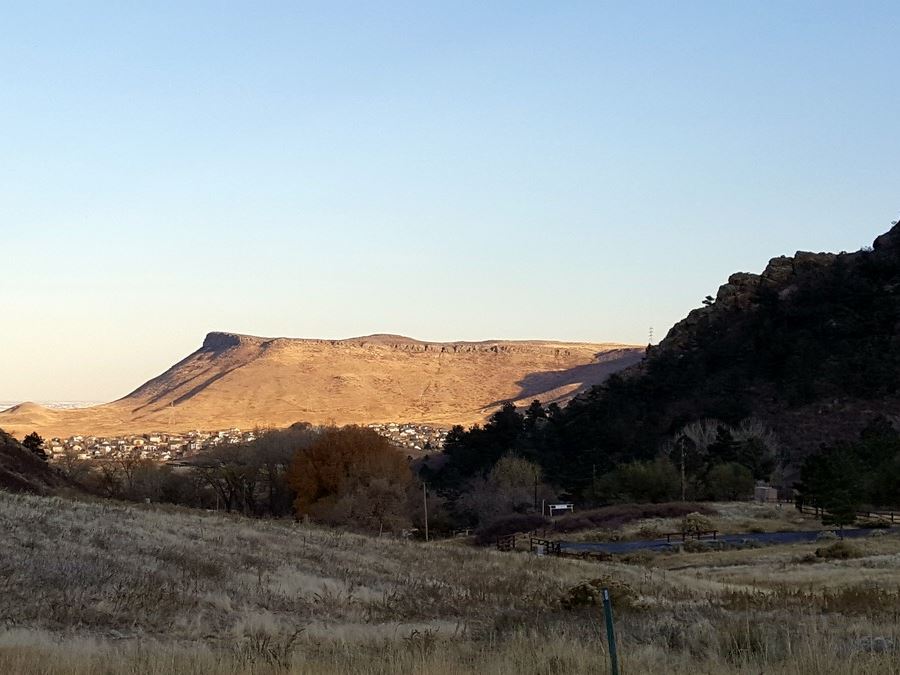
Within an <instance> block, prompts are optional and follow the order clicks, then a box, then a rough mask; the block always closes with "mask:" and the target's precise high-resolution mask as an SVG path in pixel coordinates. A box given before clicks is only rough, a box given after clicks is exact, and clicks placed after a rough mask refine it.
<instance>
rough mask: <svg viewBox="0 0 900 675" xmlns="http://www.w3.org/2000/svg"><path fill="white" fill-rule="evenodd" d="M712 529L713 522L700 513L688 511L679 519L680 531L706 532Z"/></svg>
mask: <svg viewBox="0 0 900 675" xmlns="http://www.w3.org/2000/svg"><path fill="white" fill-rule="evenodd" d="M714 529H715V527H713V522H712V521H711V520H710V519H709V518H707V517H706V516H704V515H703V514H702V513H697V512H693V513H689V514H687V515H686V516H685V517H684V518H682V520H681V531H682V532H708V531H709V530H714Z"/></svg>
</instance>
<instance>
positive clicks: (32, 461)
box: [0, 429, 69, 494]
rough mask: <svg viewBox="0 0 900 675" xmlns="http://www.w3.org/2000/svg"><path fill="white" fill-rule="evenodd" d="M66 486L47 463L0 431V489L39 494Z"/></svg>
mask: <svg viewBox="0 0 900 675" xmlns="http://www.w3.org/2000/svg"><path fill="white" fill-rule="evenodd" d="M68 484H69V483H68V481H66V480H65V479H63V478H62V476H60V474H59V473H58V472H56V471H55V470H53V469H52V468H51V467H50V466H48V465H47V462H45V461H43V460H41V459H40V458H39V457H38V456H37V455H35V454H34V453H33V452H31V451H30V450H28V449H27V448H26V447H25V446H23V445H22V444H21V443H19V442H18V441H17V440H16V439H15V438H13V437H12V436H10V435H9V434H8V433H6V432H5V431H3V430H2V429H0V488H2V489H4V490H10V491H12V492H35V493H39V494H40V493H45V492H48V491H50V490H53V489H54V488H59V487H64V486H66V485H68Z"/></svg>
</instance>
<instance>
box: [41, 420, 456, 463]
mask: <svg viewBox="0 0 900 675" xmlns="http://www.w3.org/2000/svg"><path fill="white" fill-rule="evenodd" d="M368 428H370V429H372V430H373V431H375V432H376V433H378V434H380V435H382V436H384V437H385V438H388V439H389V440H391V441H392V442H393V443H394V444H395V445H397V446H398V447H400V448H403V449H405V450H409V451H415V452H424V453H428V452H437V451H440V450H441V449H442V448H443V447H444V441H445V440H446V438H447V431H448V430H447V429H443V428H439V427H432V426H428V425H422V424H403V423H395V422H390V423H384V424H369V425H368ZM258 433H259V432H258V431H242V430H241V429H237V428H232V429H223V430H220V431H189V432H186V433H162V432H160V433H149V434H129V435H125V436H80V435H79V436H70V437H68V438H65V439H63V438H51V439H49V440H48V441H47V442H46V443H45V450H46V452H47V454H48V455H49V456H50V458H51V460H53V459H60V458H62V457H63V456H73V455H74V456H75V457H77V458H78V459H92V460H105V459H121V458H123V457H139V458H140V459H150V460H154V461H158V462H169V461H174V460H179V459H183V458H184V457H189V456H191V455H194V454H197V453H202V452H203V451H204V450H208V449H211V448H215V447H218V446H221V445H236V444H239V443H248V442H250V441H252V440H254V439H255V438H256V437H257V435H258Z"/></svg>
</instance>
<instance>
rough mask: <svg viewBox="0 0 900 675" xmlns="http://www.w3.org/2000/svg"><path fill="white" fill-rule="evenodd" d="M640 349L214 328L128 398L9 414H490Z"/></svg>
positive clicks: (204, 417) (352, 417) (556, 396)
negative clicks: (280, 334)
mask: <svg viewBox="0 0 900 675" xmlns="http://www.w3.org/2000/svg"><path fill="white" fill-rule="evenodd" d="M642 355H643V349H640V348H636V347H633V346H628V345H620V344H590V343H567V342H547V341H515V342H513V341H487V342H449V343H435V342H421V341H418V340H412V339H410V338H405V337H401V336H395V335H372V336H367V337H360V338H353V339H348V340H301V339H290V338H260V337H252V336H247V335H236V334H232V333H210V334H209V335H208V336H207V337H206V340H205V341H204V343H203V346H202V347H201V348H200V349H198V350H197V351H196V352H194V353H193V354H191V355H190V356H188V357H187V358H185V359H183V360H182V361H180V362H179V363H177V364H175V365H174V366H172V367H171V368H170V369H169V370H167V371H166V372H164V373H163V374H161V375H159V376H158V377H155V378H153V379H152V380H150V381H149V382H147V383H145V384H143V385H142V386H140V387H138V388H137V389H136V390H135V391H133V392H132V393H131V394H129V395H128V396H126V397H124V398H122V399H120V400H118V401H115V402H113V403H109V404H106V405H102V406H95V407H92V408H82V409H78V410H48V409H46V408H43V407H41V406H38V405H36V404H33V403H28V404H23V405H21V406H16V407H14V408H12V409H10V410H9V411H6V412H4V413H0V423H2V424H3V426H4V427H5V428H7V429H11V430H14V431H15V432H16V433H17V434H19V435H21V434H24V433H27V432H30V431H32V430H35V429H36V430H38V431H39V432H40V433H42V434H43V435H45V436H46V435H69V434H73V433H90V434H111V433H125V432H137V431H151V430H158V431H164V430H185V429H195V428H200V429H221V428H226V427H232V426H236V427H241V428H252V427H254V426H257V425H262V426H286V425H288V424H291V423H293V422H296V421H298V420H303V421H308V422H312V423H331V422H333V423H336V424H350V423H362V424H365V423H369V422H385V421H404V422H425V423H433V424H442V425H451V424H457V423H473V422H479V421H481V420H483V419H484V418H485V417H487V415H489V414H490V413H491V412H492V411H493V410H494V409H496V407H497V406H498V405H499V404H500V403H501V402H504V401H513V402H526V401H530V400H531V399H534V398H539V399H541V400H543V401H546V402H550V401H567V400H569V399H570V398H571V397H572V396H573V395H575V394H577V393H578V392H581V391H584V390H586V389H587V388H588V387H590V386H591V385H594V384H597V383H599V382H602V381H603V380H604V379H605V378H606V377H607V376H609V375H610V374H612V373H614V372H617V371H619V370H622V369H623V368H625V367H627V366H629V365H632V364H634V363H636V362H637V361H638V360H640V358H641V357H642Z"/></svg>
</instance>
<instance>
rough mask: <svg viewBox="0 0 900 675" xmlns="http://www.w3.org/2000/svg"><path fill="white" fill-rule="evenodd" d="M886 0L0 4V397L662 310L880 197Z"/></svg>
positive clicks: (889, 163) (887, 189)
mask: <svg viewBox="0 0 900 675" xmlns="http://www.w3.org/2000/svg"><path fill="white" fill-rule="evenodd" d="M898 26H900V7H898V6H896V5H895V4H893V3H875V2H873V3H865V4H864V5H856V4H853V5H851V4H839V3H820V2H815V3H813V2H807V3H803V2H801V3H791V4H790V5H789V6H785V5H777V4H774V3H772V4H769V5H746V6H724V5H720V4H717V3H696V4H691V5H685V4H675V3H664V2H652V3H629V4H627V5H607V4H598V3H579V2H575V3H566V4H564V5H562V4H544V3H492V4H491V5H489V6H484V5H482V4H480V3H454V4H453V5H452V6H450V5H447V6H426V5H422V4H420V3H396V4H392V5H391V6H390V7H376V6H372V5H368V4H364V3H342V4H337V5H335V4H325V5H304V6H297V5H295V4H294V3H280V2H276V3H270V4H267V5H266V7H265V9H263V8H259V7H238V6H223V5H220V4H218V3H205V2H198V3H154V5H153V6H146V7H141V6H130V7H119V6H113V5H106V4H104V3H81V4H79V5H78V6H72V5H67V4H65V3H47V2H35V3H28V4H27V5H22V6H19V7H8V8H6V10H5V12H4V21H3V26H2V27H0V36H2V38H3V39H2V40H0V57H2V59H3V62H4V64H5V68H4V69H3V72H2V73H0V84H2V85H3V86H2V89H0V97H2V100H3V101H4V102H5V105H3V106H0V125H2V129H3V133H2V134H0V151H2V153H3V156H4V157H5V158H6V159H7V161H6V162H4V163H3V165H2V168H0V176H2V178H3V180H2V181H0V242H2V245H3V250H4V254H5V255H4V256H3V261H4V274H3V278H2V281H0V291H2V296H0V297H2V298H3V300H4V303H3V308H4V310H5V312H4V314H5V316H6V318H7V321H8V327H7V330H5V331H3V334H2V336H0V400H42V401H48V400H49V401H54V400H56V401H79V400H89V401H108V400H113V399H115V398H119V397H121V396H123V395H125V394H127V393H128V392H129V391H131V390H132V389H134V388H135V387H137V386H138V385H140V384H141V383H142V382H144V381H146V380H147V379H149V378H151V377H153V376H156V375H158V374H159V373H161V372H163V371H164V370H165V369H167V368H168V367H170V366H171V365H172V364H173V363H175V361H177V360H178V359H181V358H183V357H185V356H187V355H188V354H190V353H191V352H193V351H195V350H196V349H197V348H198V347H199V346H200V344H201V342H202V340H203V337H204V336H205V335H206V333H208V332H210V331H214V330H221V331H231V332H237V333H247V334H252V335H264V336H270V335H271V336H275V335H282V336H287V337H311V338H327V339H339V338H347V337H353V336H358V335H366V334H371V333H379V332H387V333H395V334H400V335H405V336H409V337H413V338H417V339H421V340H429V341H448V340H485V339H552V340H565V341H583V342H624V343H634V344H644V343H646V341H647V336H648V329H649V328H650V326H653V328H654V336H655V340H656V341H658V340H659V339H661V338H662V336H663V335H664V334H665V333H666V331H667V330H668V329H669V328H670V327H671V326H672V324H673V323H675V322H676V321H678V320H679V319H681V318H682V317H683V316H684V315H685V314H687V312H688V311H689V310H690V309H692V308H694V307H697V306H699V305H700V303H701V301H702V299H703V297H704V296H706V295H708V294H714V293H715V291H716V289H717V288H718V286H719V285H720V284H722V283H724V282H725V280H726V278H727V276H728V275H729V274H731V273H732V272H735V271H749V272H759V271H761V270H762V269H763V268H764V267H765V265H766V262H767V261H768V260H769V259H770V258H771V257H773V256H777V255H782V254H788V255H790V254H793V253H794V252H795V251H796V250H813V251H842V250H847V251H851V250H856V249H859V248H860V247H862V246H866V245H869V244H871V242H872V239H873V238H874V237H875V236H877V235H878V234H880V233H882V232H884V231H886V230H887V229H888V228H889V227H890V222H891V221H892V220H895V219H897V216H898V207H900V204H898V200H897V186H898V185H900V166H898V165H897V163H896V161H894V158H895V157H896V156H897V154H898V150H900V133H897V131H898V128H897V127H898V125H897V122H896V110H897V107H898V106H897V103H898V99H900V89H898V87H897V82H898V78H897V76H896V63H898V62H900V46H898V45H897V42H896V39H895V35H896V30H897V28H898Z"/></svg>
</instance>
